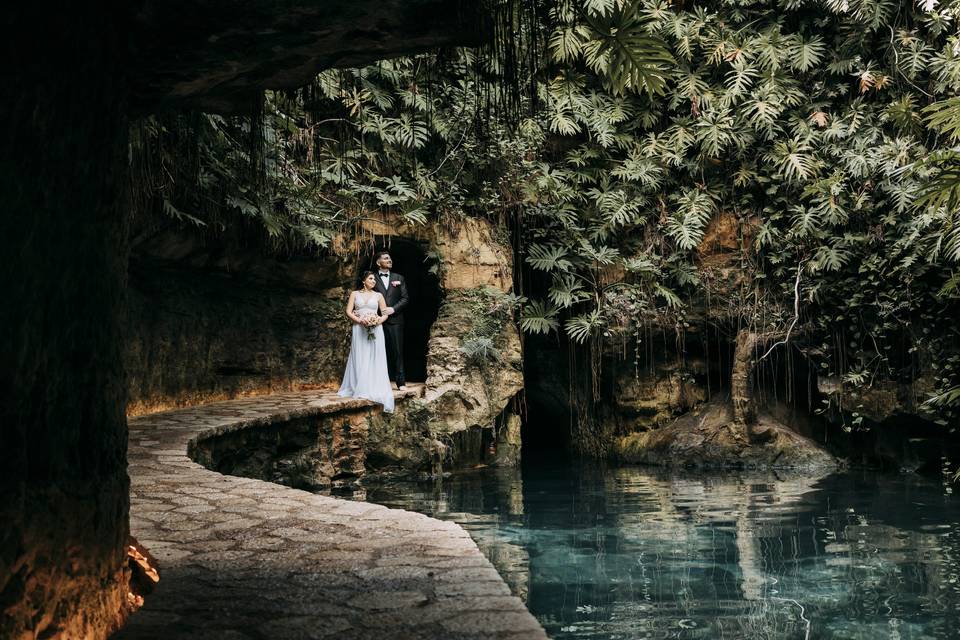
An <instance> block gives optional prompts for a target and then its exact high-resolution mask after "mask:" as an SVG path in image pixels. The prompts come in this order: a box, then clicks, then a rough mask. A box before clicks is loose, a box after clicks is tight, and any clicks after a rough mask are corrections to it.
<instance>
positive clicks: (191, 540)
mask: <svg viewBox="0 0 960 640" xmlns="http://www.w3.org/2000/svg"><path fill="white" fill-rule="evenodd" d="M400 395H401V394H398V398H399V397H400ZM408 395H410V394H409V392H408ZM371 406H372V403H369V402H366V401H358V400H344V399H342V398H337V397H336V396H335V395H333V394H332V393H329V392H328V393H324V392H302V393H286V394H278V395H271V396H266V397H261V398H248V399H241V400H235V401H230V402H222V403H217V404H211V405H206V406H202V407H194V408H190V409H183V410H178V411H169V412H165V413H158V414H153V415H148V416H143V417H139V418H134V419H131V420H130V449H129V461H130V467H129V470H130V481H131V486H130V499H131V505H130V529H131V533H132V534H133V535H134V536H135V537H136V538H137V539H138V540H139V541H140V543H141V544H143V545H144V546H145V547H146V548H147V549H149V550H150V552H151V553H153V555H154V556H155V557H156V559H157V561H158V563H159V564H160V583H159V584H158V585H157V588H156V590H155V591H154V593H152V594H150V595H148V596H147V597H146V604H145V605H144V607H143V608H142V609H140V610H139V611H138V612H136V613H134V614H133V615H132V616H131V617H130V619H129V621H128V623H127V626H126V627H125V628H124V629H123V630H122V631H121V632H120V633H119V634H117V635H116V636H115V637H116V638H122V639H131V638H137V639H140V638H150V639H159V638H164V639H166V638H171V639H173V638H210V639H214V638H215V639H218V640H245V639H250V640H273V639H286V638H290V639H294V638H297V639H299V638H337V639H338V640H352V639H357V640H360V639H365V638H369V639H375V640H387V639H393V638H397V639H411V640H414V639H416V640H421V639H424V640H427V639H433V638H436V639H438V640H439V639H443V640H451V639H454V638H462V639H464V640H467V639H470V640H472V639H477V640H480V639H481V638H482V639H501V638H516V639H519V638H546V637H547V636H546V633H544V631H543V629H542V627H541V626H540V624H539V623H538V622H537V621H536V619H535V618H534V617H533V616H532V615H530V613H529V612H528V611H527V609H526V607H524V605H523V603H522V602H521V601H520V599H519V598H516V597H514V596H511V595H510V591H509V589H508V588H507V585H506V584H505V583H504V582H503V580H502V579H501V577H500V575H499V574H498V573H497V571H496V570H495V569H494V568H493V566H492V565H491V564H490V562H489V561H488V560H487V559H486V558H485V557H484V556H483V555H482V554H481V553H480V551H479V550H478V549H477V546H476V544H474V542H473V541H472V540H471V539H470V537H469V536H468V535H467V533H466V532H465V531H464V530H463V529H462V528H460V526H458V525H457V524H455V523H452V522H441V521H439V520H434V519H432V518H428V517H427V516H424V515H420V514H417V513H411V512H408V511H401V510H397V509H387V508H386V507H382V506H379V505H373V504H367V503H362V502H351V501H347V500H339V499H336V498H330V497H325V496H319V495H314V494H312V493H307V492H305V491H299V490H296V489H290V488H287V487H283V486H280V485H275V484H272V483H269V482H263V481H260V480H252V479H248V478H238V477H232V476H224V475H221V474H219V473H216V472H213V471H209V470H207V469H205V468H204V467H201V466H200V465H198V464H196V463H194V462H193V461H191V460H190V459H189V458H188V457H187V454H186V452H187V447H188V443H189V442H190V441H191V440H193V439H196V438H198V437H201V438H202V437H207V436H208V435H210V434H216V433H218V432H219V433H222V432H225V431H232V430H234V429H244V428H246V429H250V428H257V426H258V425H267V424H270V423H271V422H275V421H278V420H286V419H290V418H294V417H303V416H308V415H312V414H320V413H328V412H340V411H344V410H347V411H349V410H369V409H370V407H371Z"/></svg>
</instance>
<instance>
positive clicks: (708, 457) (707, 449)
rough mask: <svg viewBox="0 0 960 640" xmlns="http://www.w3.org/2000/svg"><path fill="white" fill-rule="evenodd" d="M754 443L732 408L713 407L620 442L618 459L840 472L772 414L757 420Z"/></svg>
mask: <svg viewBox="0 0 960 640" xmlns="http://www.w3.org/2000/svg"><path fill="white" fill-rule="evenodd" d="M754 432H755V433H760V434H763V436H764V437H763V438H762V442H759V443H758V442H754V443H751V442H749V441H748V440H747V438H746V437H745V434H744V432H743V430H742V428H740V427H738V426H736V425H735V424H734V421H733V408H732V407H731V406H730V405H729V403H726V402H718V401H711V402H710V403H708V404H706V405H704V406H703V407H702V408H700V409H698V410H695V411H691V412H690V413H688V414H686V415H684V416H682V417H680V418H678V419H677V420H676V421H674V422H673V423H672V424H670V425H669V426H667V427H663V428H661V429H656V430H653V431H646V432H642V433H634V434H631V435H628V436H624V437H622V438H620V439H618V441H617V443H616V449H617V454H618V455H619V457H620V458H621V459H623V460H624V461H627V462H637V463H642V464H650V465H656V466H661V467H673V468H679V467H687V468H698V469H728V468H729V469H743V468H746V469H764V468H774V469H779V468H792V469H816V470H820V471H824V470H831V469H834V468H836V466H837V461H836V460H835V459H834V457H833V456H831V455H830V454H829V453H827V452H826V451H825V450H824V449H823V448H821V447H820V445H818V444H817V443H815V442H814V441H812V440H810V439H809V438H806V437H804V436H802V435H800V434H798V433H796V432H794V431H793V430H791V429H789V428H788V427H787V426H785V425H784V424H783V423H781V422H779V421H777V420H776V419H774V418H773V417H772V416H770V415H769V414H766V413H763V412H761V413H760V415H759V416H758V417H757V424H756V426H755V428H754Z"/></svg>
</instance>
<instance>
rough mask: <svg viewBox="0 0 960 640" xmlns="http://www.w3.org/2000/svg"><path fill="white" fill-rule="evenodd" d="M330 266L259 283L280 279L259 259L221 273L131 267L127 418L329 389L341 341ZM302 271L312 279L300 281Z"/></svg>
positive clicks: (181, 266) (307, 267)
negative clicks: (267, 274)
mask: <svg viewBox="0 0 960 640" xmlns="http://www.w3.org/2000/svg"><path fill="white" fill-rule="evenodd" d="M333 263H334V264H333V267H334V268H333V269H331V268H330V265H329V264H323V263H320V262H319V261H310V262H305V263H304V264H302V265H301V268H300V270H299V272H298V271H297V270H295V269H293V268H292V267H291V266H290V265H286V266H287V270H288V272H289V273H288V275H287V277H286V279H284V280H281V281H276V280H265V279H264V278H262V277H259V276H258V273H257V270H258V269H269V268H271V267H277V268H276V269H275V270H274V271H273V273H274V274H277V273H280V272H281V271H280V269H279V268H278V267H279V266H280V265H278V264H277V262H276V261H275V260H272V259H270V258H268V257H260V258H259V260H257V261H252V260H251V261H250V263H249V264H244V265H234V266H232V267H231V268H230V270H224V269H215V268H209V267H205V268H197V267H191V266H190V265H189V264H185V263H184V262H180V263H176V262H169V261H168V262H159V261H156V260H152V261H147V262H140V261H135V262H133V263H132V264H131V271H130V305H129V309H128V331H127V333H128V336H129V339H128V341H127V347H126V352H125V364H126V369H127V372H128V376H127V384H128V390H129V400H128V406H127V412H128V414H129V415H139V414H143V413H149V412H153V411H159V410H163V409H168V408H172V407H179V406H189V405H194V404H201V403H205V402H211V401H215V400H222V399H228V398H234V397H238V396H244V395H260V394H265V393H271V392H277V391H290V390H298V389H305V388H313V387H316V386H320V385H325V384H333V383H334V382H335V381H337V380H338V379H339V376H340V374H341V373H342V371H343V367H344V365H345V363H346V357H347V353H348V351H349V336H350V328H349V322H348V320H347V319H346V317H344V314H343V306H344V300H345V297H346V293H345V287H344V285H343V282H342V280H344V279H345V278H343V277H339V271H338V270H337V268H336V267H338V266H340V263H338V262H336V261H333ZM318 264H319V267H322V268H318ZM309 271H321V273H320V274H314V275H316V276H317V277H316V278H315V279H314V280H312V281H309V280H307V279H306V278H305V277H304V275H305V274H304V272H309ZM331 271H332V274H331V273H330V272H331ZM297 275H299V276H300V277H299V278H297V277H296V276H297ZM321 275H322V276H324V277H320V276H321ZM305 280H307V281H305Z"/></svg>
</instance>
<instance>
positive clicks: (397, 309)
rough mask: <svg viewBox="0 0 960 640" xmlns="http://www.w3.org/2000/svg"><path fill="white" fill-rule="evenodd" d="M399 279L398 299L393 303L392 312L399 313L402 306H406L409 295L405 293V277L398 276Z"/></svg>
mask: <svg viewBox="0 0 960 640" xmlns="http://www.w3.org/2000/svg"><path fill="white" fill-rule="evenodd" d="M399 280H400V287H399V289H400V299H399V300H397V301H396V302H395V303H394V304H393V312H394V313H400V312H401V311H403V308H404V307H405V306H407V303H408V302H410V296H408V295H407V279H406V278H404V277H403V276H400V277H399Z"/></svg>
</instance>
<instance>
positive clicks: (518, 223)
mask: <svg viewBox="0 0 960 640" xmlns="http://www.w3.org/2000/svg"><path fill="white" fill-rule="evenodd" d="M503 7H504V8H503V9H502V11H501V15H500V23H499V24H500V25H501V29H502V30H503V32H504V33H507V32H508V31H509V29H507V28H505V27H513V28H514V33H515V35H514V36H512V37H507V36H504V35H503V34H501V37H500V38H498V42H497V46H496V47H494V51H493V52H491V51H474V50H452V51H442V52H437V53H435V54H431V55H426V56H418V57H413V58H400V59H395V60H389V61H383V62H381V63H378V64H376V65H371V66H368V67H365V68H361V69H353V70H343V71H340V70H337V71H328V72H324V73H322V74H320V75H319V76H318V77H317V79H316V82H315V83H314V84H313V85H312V86H310V87H307V88H305V89H303V90H302V91H298V92H294V93H290V94H281V93H268V94H267V95H266V96H265V97H264V99H263V101H262V102H260V103H257V104H256V105H255V109H254V115H253V116H252V117H249V118H222V117H219V116H211V115H204V114H195V115H190V116H177V117H175V118H174V117H171V118H165V119H164V118H160V119H155V120H151V121H148V122H146V123H143V124H141V125H139V127H140V128H139V132H140V135H139V136H138V144H139V145H140V149H141V151H143V153H141V154H138V156H137V157H138V158H140V160H139V161H138V162H140V165H139V166H140V168H141V171H139V172H138V175H139V179H140V185H141V187H140V189H139V192H140V193H142V194H145V195H148V196H150V198H149V200H150V201H152V202H154V203H160V205H157V206H162V207H164V209H165V210H166V212H167V213H168V214H170V215H173V216H175V217H179V218H181V219H183V220H186V221H191V222H194V223H196V224H198V225H206V226H207V227H211V226H215V225H216V224H218V223H219V224H224V220H225V217H224V216H227V217H229V216H237V215H241V216H248V217H249V219H250V220H251V221H254V222H255V223H256V226H261V225H262V227H263V228H264V229H266V231H267V232H268V234H269V236H270V237H272V238H274V239H275V241H276V242H277V243H279V244H283V245H300V246H304V245H306V246H311V247H316V248H317V249H318V250H320V251H335V250H337V247H338V239H339V238H340V237H341V234H342V233H344V232H345V231H349V229H350V228H351V225H352V224H354V223H356V222H357V221H358V220H361V219H362V218H364V217H365V216H367V215H369V213H370V212H372V211H379V210H383V209H389V210H392V211H395V212H397V213H399V214H400V215H401V216H403V217H404V218H405V219H406V220H408V221H411V222H425V221H427V220H430V219H439V220H443V219H445V218H448V217H457V216H486V217H490V218H492V219H495V220H498V221H499V222H500V223H501V224H502V225H503V228H504V230H505V233H509V234H510V235H511V238H512V240H513V242H514V246H515V247H516V249H517V251H518V252H519V255H521V256H523V259H524V260H525V264H526V266H527V277H526V280H525V281H526V283H527V285H528V286H526V287H524V289H525V290H523V291H521V292H520V293H522V294H523V295H525V296H526V297H527V298H528V300H527V301H526V304H525V306H524V308H523V310H522V312H521V318H520V323H521V326H522V328H523V329H524V330H525V331H527V332H530V333H541V334H543V333H551V332H558V333H560V334H561V335H562V336H564V339H565V340H569V341H570V343H571V344H574V345H579V346H578V347H577V348H579V349H583V350H585V351H586V352H588V354H591V357H590V361H592V362H594V363H595V364H596V363H597V362H599V355H600V354H601V353H602V352H603V350H604V348H605V345H607V344H610V343H612V342H615V343H620V342H623V341H624V340H625V339H627V340H630V341H633V342H637V343H638V342H639V341H641V340H642V339H643V337H644V335H645V332H646V331H647V329H648V328H649V327H651V326H656V327H669V328H670V329H671V330H675V331H676V332H677V334H678V342H680V341H681V340H680V339H681V334H683V333H684V332H685V331H686V330H687V329H688V328H689V327H691V326H693V325H696V326H710V327H712V328H713V329H714V330H716V331H718V332H719V333H720V334H721V335H723V336H724V337H725V338H724V339H726V340H727V341H728V342H729V343H730V344H734V345H737V346H738V347H740V350H739V353H738V355H737V357H736V358H734V361H735V362H736V363H737V364H738V366H739V367H740V369H739V371H734V375H733V380H732V382H733V385H734V396H735V398H734V409H735V415H736V416H737V420H738V422H741V423H743V424H744V425H745V426H746V425H749V423H750V421H751V420H752V417H751V416H752V415H754V414H755V411H753V410H752V408H751V395H750V389H751V387H752V386H753V383H754V380H753V369H754V368H755V366H756V365H757V363H758V362H760V361H763V360H764V358H765V357H767V356H768V355H769V354H771V353H773V351H774V350H775V349H776V348H777V347H782V346H783V345H784V344H787V343H789V344H793V345H796V346H798V347H799V348H800V349H801V350H802V352H803V353H804V355H805V356H806V357H808V358H809V359H811V361H812V362H813V363H814V364H815V366H816V367H817V368H818V370H819V374H820V375H821V376H823V377H833V378H837V379H839V380H840V381H841V388H844V389H848V390H849V389H859V388H866V387H869V386H871V385H877V384H880V383H892V384H904V385H911V386H912V387H916V388H919V389H920V390H921V391H922V394H925V397H926V398H929V402H927V403H926V404H925V405H924V410H926V411H928V412H929V413H930V415H931V417H933V418H935V419H937V420H941V421H944V422H946V421H951V420H955V419H956V416H957V409H956V406H957V402H958V397H957V396H958V392H957V388H958V386H960V335H958V333H957V331H958V330H957V328H956V327H955V325H954V323H952V322H951V321H950V320H951V318H953V317H955V316H956V313H957V311H958V306H960V305H958V294H957V290H958V283H960V271H958V263H960V215H958V208H957V205H958V200H960V198H958V194H960V188H958V187H957V184H958V182H960V178H958V176H960V170H958V169H957V166H958V161H957V158H958V155H957V154H958V152H956V151H955V150H954V149H953V147H952V145H953V144H954V142H955V137H956V135H957V132H958V130H960V127H958V125H957V123H958V122H960V117H958V114H957V112H958V111H960V108H958V106H957V104H956V101H955V100H951V99H950V98H951V97H952V96H954V95H955V94H956V93H957V92H958V90H960V32H958V27H957V20H958V11H960V3H958V2H947V3H938V2H937V1H936V0H924V1H922V2H920V3H918V4H913V5H904V4H901V3H896V2H892V1H890V0H852V1H851V0H843V1H839V0H817V1H809V0H781V1H777V2H769V1H765V2H753V1H734V0H728V1H721V2H708V3H688V2H681V3H674V4H668V3H664V2H659V1H656V0H643V1H633V0H556V1H551V2H531V3H525V4H524V3H518V4H513V3H507V4H504V5H503ZM508 76H509V78H511V81H510V82H505V81H504V78H505V77H508ZM521 280H524V278H521ZM540 284H543V286H542V287H540V286H539V285H540ZM530 285H536V286H530ZM633 351H634V352H636V353H639V352H640V351H641V349H639V348H636V349H634V350H633ZM587 369H588V370H585V371H583V372H582V374H583V376H585V377H584V378H583V379H581V380H580V381H579V383H578V384H577V385H576V387H577V389H579V390H580V391H581V392H582V393H580V394H579V395H578V396H576V397H575V398H574V399H575V400H577V401H579V402H581V403H590V402H594V401H596V400H597V399H598V383H597V377H598V372H597V371H596V367H594V368H593V369H589V368H587ZM921 377H922V378H923V384H922V385H919V386H918V385H917V384H916V383H917V380H918V379H920V378H921ZM738 385H739V387H738ZM738 389H739V391H738ZM841 415H842V416H845V417H844V419H847V420H849V421H850V424H855V423H856V422H857V421H858V420H859V419H860V418H861V416H860V415H858V412H857V410H856V407H855V406H854V407H853V411H852V412H846V413H843V414H841Z"/></svg>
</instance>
